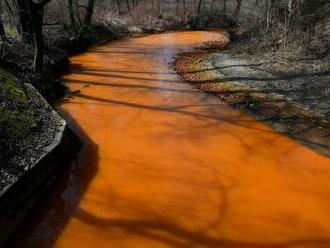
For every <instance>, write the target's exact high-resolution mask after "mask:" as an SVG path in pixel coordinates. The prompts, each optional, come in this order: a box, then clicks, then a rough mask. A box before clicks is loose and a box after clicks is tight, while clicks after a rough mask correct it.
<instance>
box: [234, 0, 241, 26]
mask: <svg viewBox="0 0 330 248" xmlns="http://www.w3.org/2000/svg"><path fill="white" fill-rule="evenodd" d="M241 6H242V0H236V8H235V13H234V18H235V20H236V21H238V17H239V13H240V11H241Z"/></svg>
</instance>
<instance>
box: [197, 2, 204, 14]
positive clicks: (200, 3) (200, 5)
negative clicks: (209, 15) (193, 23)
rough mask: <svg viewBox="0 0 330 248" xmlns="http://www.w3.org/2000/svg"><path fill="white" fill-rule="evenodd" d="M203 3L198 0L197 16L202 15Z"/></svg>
mask: <svg viewBox="0 0 330 248" xmlns="http://www.w3.org/2000/svg"><path fill="white" fill-rule="evenodd" d="M202 2H203V0H198V5H197V15H199V14H200V13H201V10H202Z"/></svg>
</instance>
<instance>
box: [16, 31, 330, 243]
mask: <svg viewBox="0 0 330 248" xmlns="http://www.w3.org/2000/svg"><path fill="white" fill-rule="evenodd" d="M210 40H223V41H224V42H225V40H226V37H225V36H224V35H223V34H222V33H221V32H215V31H198V32H197V31H196V32H178V33H168V34H156V35H150V36H145V37H139V38H127V39H123V40H120V41H114V42H111V43H108V44H105V45H101V46H98V47H94V48H91V49H90V50H89V51H88V52H86V53H83V54H81V55H78V56H74V57H72V58H71V62H72V66H71V73H70V74H68V75H66V76H64V78H63V79H64V80H65V81H66V82H67V86H68V87H69V88H70V90H71V91H72V92H74V94H72V96H68V99H69V100H68V101H66V102H64V103H62V104H61V105H60V106H59V109H60V111H61V112H62V114H63V115H64V116H65V117H66V118H67V119H68V120H70V124H71V125H72V127H73V128H74V130H75V131H76V132H77V133H78V134H79V135H80V137H81V138H82V139H83V141H84V148H83V150H82V151H81V152H80V153H79V156H78V158H77V159H76V160H75V162H74V164H73V166H72V169H71V170H70V171H69V172H67V173H64V175H62V176H61V178H60V179H59V180H58V181H57V182H56V184H55V186H53V187H52V189H51V191H50V192H49V194H48V196H46V198H45V199H44V201H43V202H42V203H41V204H40V206H38V208H37V210H35V213H34V215H32V216H34V217H31V218H30V220H29V222H28V223H27V224H26V226H25V227H24V228H23V229H25V230H23V231H22V233H21V234H20V237H19V238H18V240H19V241H18V243H19V244H18V245H21V246H24V247H26V246H28V245H30V246H31V247H46V246H48V245H54V246H55V247H97V248H102V247H120V248H124V247H134V248H135V247H141V248H142V247H143V248H148V247H156V248H158V247H226V248H227V247H229V248H230V247H244V248H245V247H251V248H255V247H256V248H258V247H265V248H268V247H290V248H291V247H299V248H300V247H313V248H314V247H330V160H329V159H328V158H326V157H324V156H322V155H319V154H317V153H315V152H313V151H312V150H310V149H308V148H306V147H305V146H303V145H301V144H299V143H297V142H296V141H294V140H292V139H290V138H288V137H286V136H284V135H281V134H279V133H276V132H275V131H273V130H272V129H270V128H269V127H266V126H265V125H264V124H262V123H260V122H258V121H256V120H254V119H253V118H251V117H249V116H247V115H245V114H244V113H242V112H240V111H238V110H234V109H232V108H230V107H228V106H227V105H225V104H223V103H221V102H220V101H219V100H218V99H217V98H216V97H214V96H212V95H208V94H205V93H202V92H200V91H198V90H196V89H194V88H193V87H192V86H191V85H189V84H187V83H185V82H183V81H181V80H180V79H179V77H178V76H177V75H176V73H175V72H174V71H173V69H171V67H170V66H169V63H170V62H172V61H173V59H174V57H175V56H176V55H177V54H178V52H180V51H183V50H189V49H192V48H193V47H194V46H196V45H200V44H201V43H202V42H205V41H210Z"/></svg>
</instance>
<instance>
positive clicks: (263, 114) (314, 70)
mask: <svg viewBox="0 0 330 248" xmlns="http://www.w3.org/2000/svg"><path fill="white" fill-rule="evenodd" d="M215 43H216V42H215ZM206 45H207V46H206V47H200V48H199V49H200V50H196V51H195V52H190V53H184V54H181V55H180V56H179V57H178V59H177V60H176V63H175V67H176V70H177V71H178V72H179V74H180V75H181V77H182V78H183V79H184V80H186V81H188V82H189V83H191V84H193V85H194V86H195V87H197V88H199V89H201V90H203V91H205V92H208V93H211V94H214V95H216V96H218V97H219V98H220V99H221V100H222V101H224V102H226V103H228V104H230V105H231V106H234V107H236V108H239V109H241V110H243V111H245V112H247V113H249V114H251V115H253V116H254V117H256V118H258V119H260V120H262V121H264V122H265V123H267V124H268V125H270V126H272V127H273V128H275V129H277V130H278V131H280V132H283V133H286V134H288V135H290V136H292V137H295V138H297V139H298V140H300V141H301V142H303V143H305V144H307V145H309V146H310V147H312V148H314V149H316V150H318V151H320V152H321V153H323V154H328V155H329V154H330V152H329V151H330V149H329V148H330V138H329V137H330V125H329V120H330V115H329V114H330V112H329V110H330V97H329V96H330V88H329V81H330V71H329V70H328V69H327V68H326V67H325V66H324V63H322V64H321V63H319V64H317V62H315V61H312V62H310V64H311V65H314V66H311V67H310V68H308V70H303V69H302V67H301V64H303V65H305V66H306V63H301V62H300V66H298V67H297V68H300V71H299V70H298V69H297V68H296V69H292V67H290V66H287V65H286V66H287V67H283V66H281V65H279V62H278V61H279V60H276V59H275V60H267V58H266V57H262V56H253V55H252V56H251V58H247V57H246V53H244V50H241V51H242V52H241V53H239V52H238V49H237V48H236V49H225V50H223V47H221V48H222V49H220V50H219V48H216V47H215V45H214V44H212V45H210V44H206ZM215 48H216V49H215ZM291 65H292V66H293V65H296V66H297V65H299V64H298V62H295V63H291ZM317 65H319V66H317Z"/></svg>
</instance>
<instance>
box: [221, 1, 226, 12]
mask: <svg viewBox="0 0 330 248" xmlns="http://www.w3.org/2000/svg"><path fill="white" fill-rule="evenodd" d="M222 12H223V15H226V12H227V0H223V9H222Z"/></svg>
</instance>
